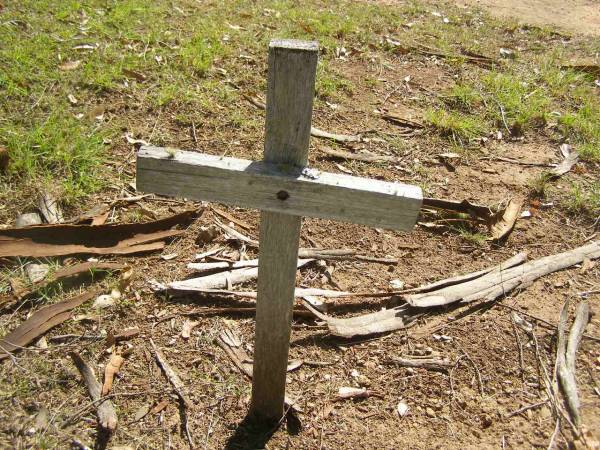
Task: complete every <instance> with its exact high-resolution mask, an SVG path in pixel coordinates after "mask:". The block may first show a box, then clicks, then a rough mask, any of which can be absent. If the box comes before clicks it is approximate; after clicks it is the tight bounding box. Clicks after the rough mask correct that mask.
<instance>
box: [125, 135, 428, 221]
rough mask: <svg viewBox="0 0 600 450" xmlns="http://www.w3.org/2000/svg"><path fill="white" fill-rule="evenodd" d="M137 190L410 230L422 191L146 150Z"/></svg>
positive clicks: (310, 171) (140, 162)
mask: <svg viewBox="0 0 600 450" xmlns="http://www.w3.org/2000/svg"><path fill="white" fill-rule="evenodd" d="M136 183H137V188H138V189H139V190H141V191H145V192H156V193H160V194H164V195H172V196H179V197H187V198H192V199H196V200H208V201H218V202H223V203H229V204H234V205H241V206H244V207H248V208H257V209H261V210H263V211H273V212H280V213H286V214H293V215H298V216H310V217H321V218H327V219H336V220H342V221H347V222H352V223H360V224H363V225H370V226H375V227H382V228H390V229H399V230H409V229H411V228H412V227H413V226H414V224H415V222H416V220H417V215H418V213H419V210H420V208H421V201H422V194H421V189H420V188H419V187H418V186H411V185H406V184H402V183H388V182H384V181H380V180H370V179H366V178H359V177H353V176H350V175H344V174H332V173H326V172H320V171H318V170H315V169H306V168H304V169H303V168H302V167H296V168H290V167H289V166H288V165H278V164H269V163H265V162H254V161H248V160H244V159H236V158H225V157H219V156H213V155H206V154H201V153H192V152H186V151H182V150H177V151H174V150H171V149H164V148H157V147H142V148H141V149H140V151H139V153H138V158H137V179H136Z"/></svg>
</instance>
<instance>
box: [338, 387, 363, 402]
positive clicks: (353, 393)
mask: <svg viewBox="0 0 600 450" xmlns="http://www.w3.org/2000/svg"><path fill="white" fill-rule="evenodd" d="M369 395H370V393H369V391H368V390H367V389H366V388H355V387H348V386H342V387H341V388H339V390H338V396H337V399H338V400H343V399H347V398H367V397H369Z"/></svg>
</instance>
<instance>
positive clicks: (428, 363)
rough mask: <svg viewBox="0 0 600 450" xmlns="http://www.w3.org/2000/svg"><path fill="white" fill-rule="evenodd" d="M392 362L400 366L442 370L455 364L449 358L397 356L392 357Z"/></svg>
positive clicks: (446, 369) (444, 370)
mask: <svg viewBox="0 0 600 450" xmlns="http://www.w3.org/2000/svg"><path fill="white" fill-rule="evenodd" d="M390 363H391V364H395V365H398V366H400V367H415V368H419V369H427V370H439V371H442V372H446V371H448V370H449V369H450V368H451V367H453V366H454V364H455V363H453V362H451V361H450V360H449V359H447V358H415V357H411V358H401V357H397V356H394V357H392V358H390Z"/></svg>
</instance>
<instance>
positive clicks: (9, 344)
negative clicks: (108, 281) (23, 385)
mask: <svg viewBox="0 0 600 450" xmlns="http://www.w3.org/2000/svg"><path fill="white" fill-rule="evenodd" d="M99 292H100V291H99V290H98V289H96V290H93V291H90V292H85V293H83V294H80V295H77V296H75V297H73V298H72V299H70V300H66V301H64V302H59V303H55V304H54V305H50V306H45V307H43V308H41V309H39V310H38V311H36V312H34V313H33V314H32V315H31V317H29V318H28V319H27V320H25V322H23V323H22V324H21V325H19V326H18V327H17V328H15V329H14V330H13V331H11V332H10V333H8V334H7V335H6V336H4V337H3V338H2V339H0V360H2V359H4V358H7V357H8V356H9V354H10V352H14V351H17V350H20V349H21V348H22V347H24V346H26V345H27V344H29V343H30V342H32V341H33V340H35V339H37V338H38V337H40V336H42V335H43V334H44V333H45V332H46V331H48V330H50V329H51V328H53V327H55V326H56V325H58V324H61V323H63V322H64V321H65V320H67V319H69V318H70V317H71V314H72V310H73V309H75V308H76V307H78V306H79V305H81V304H83V303H84V302H86V301H88V300H90V299H92V298H94V297H96V296H97V295H98V293H99Z"/></svg>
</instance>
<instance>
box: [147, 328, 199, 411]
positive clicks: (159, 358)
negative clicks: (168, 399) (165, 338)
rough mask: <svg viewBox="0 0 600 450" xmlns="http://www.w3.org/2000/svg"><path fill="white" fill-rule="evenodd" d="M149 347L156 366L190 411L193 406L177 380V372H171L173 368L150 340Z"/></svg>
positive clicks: (181, 384)
mask: <svg viewBox="0 0 600 450" xmlns="http://www.w3.org/2000/svg"><path fill="white" fill-rule="evenodd" d="M150 345H151V346H152V350H154V357H155V358H156V362H157V363H158V366H159V367H160V368H161V369H162V370H163V372H164V373H165V376H166V377H167V379H168V380H169V383H171V385H172V386H173V389H174V390H175V392H176V393H177V395H178V397H179V398H180V399H181V401H182V402H183V405H184V406H185V407H186V408H189V409H191V408H192V407H193V404H192V402H191V400H190V399H189V397H188V394H187V389H186V388H185V386H184V384H183V382H182V381H181V378H179V375H177V372H175V370H173V368H171V365H170V364H169V363H168V362H167V359H166V358H165V356H164V355H163V353H162V352H161V351H160V350H159V349H158V347H157V346H156V344H154V341H153V340H152V339H150Z"/></svg>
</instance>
